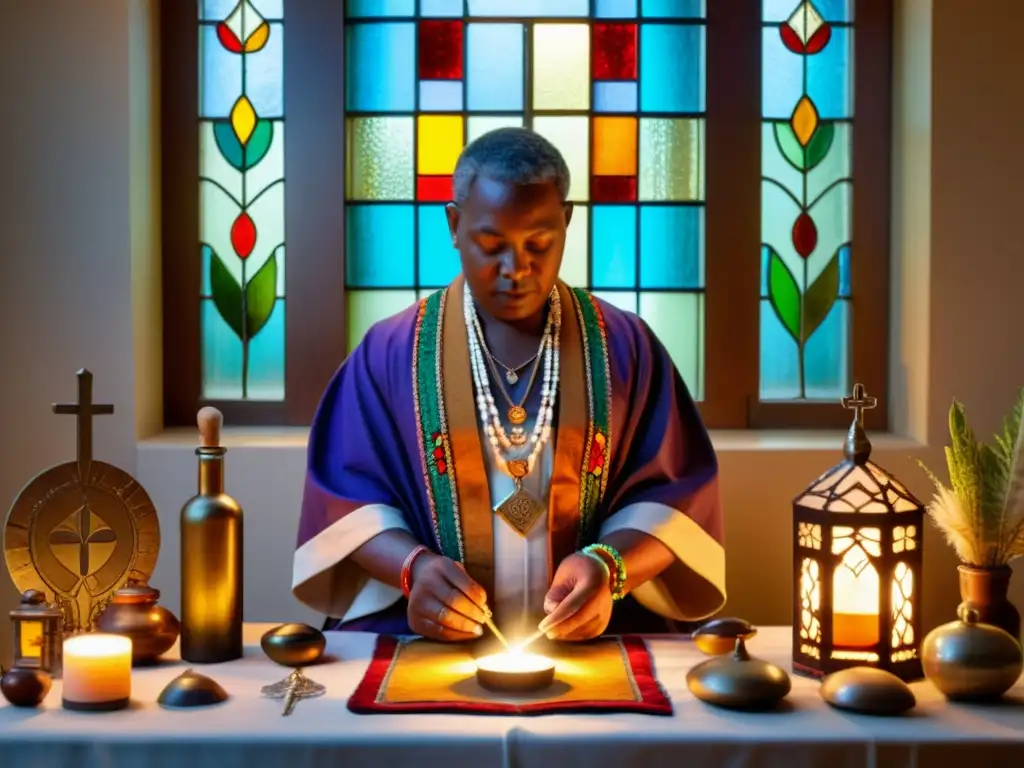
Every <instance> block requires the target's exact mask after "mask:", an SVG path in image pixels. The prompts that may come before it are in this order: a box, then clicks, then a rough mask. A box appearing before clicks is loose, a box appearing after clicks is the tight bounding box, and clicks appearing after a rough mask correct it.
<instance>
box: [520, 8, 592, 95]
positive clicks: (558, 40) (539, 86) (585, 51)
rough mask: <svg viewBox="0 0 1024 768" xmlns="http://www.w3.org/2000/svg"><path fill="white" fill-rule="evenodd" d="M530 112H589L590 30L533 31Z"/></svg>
mask: <svg viewBox="0 0 1024 768" xmlns="http://www.w3.org/2000/svg"><path fill="white" fill-rule="evenodd" d="M533 108H534V109H590V27H589V25H587V24H537V25H535V26H534V28H533Z"/></svg>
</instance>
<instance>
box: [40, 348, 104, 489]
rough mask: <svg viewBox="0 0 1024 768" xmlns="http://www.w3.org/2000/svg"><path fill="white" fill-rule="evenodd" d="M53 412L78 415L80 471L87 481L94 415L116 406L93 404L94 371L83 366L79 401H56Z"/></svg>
mask: <svg viewBox="0 0 1024 768" xmlns="http://www.w3.org/2000/svg"><path fill="white" fill-rule="evenodd" d="M53 412H54V413H56V414H58V415H61V416H67V415H71V416H77V417H78V472H79V475H80V476H81V478H82V482H85V480H86V478H88V476H89V468H90V467H91V466H92V417H93V416H109V415H110V414H112V413H113V412H114V406H112V405H94V404H93V402H92V373H90V372H89V371H88V370H87V369H86V368H83V369H82V370H80V371H79V372H78V402H77V403H70V404H69V403H54V404H53Z"/></svg>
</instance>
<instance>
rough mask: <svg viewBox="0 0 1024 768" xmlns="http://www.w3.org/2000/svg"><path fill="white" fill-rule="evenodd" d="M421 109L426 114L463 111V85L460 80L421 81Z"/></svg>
mask: <svg viewBox="0 0 1024 768" xmlns="http://www.w3.org/2000/svg"><path fill="white" fill-rule="evenodd" d="M420 109H422V110H423V111H424V112H459V111H461V110H462V83H461V82H459V81H458V80H421V81H420Z"/></svg>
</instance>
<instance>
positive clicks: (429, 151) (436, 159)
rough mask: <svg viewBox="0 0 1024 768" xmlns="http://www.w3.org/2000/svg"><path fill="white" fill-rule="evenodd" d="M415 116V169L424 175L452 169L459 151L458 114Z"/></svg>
mask: <svg viewBox="0 0 1024 768" xmlns="http://www.w3.org/2000/svg"><path fill="white" fill-rule="evenodd" d="M418 120H419V137H418V139H417V147H418V152H417V155H418V156H417V158H416V169H417V171H418V172H419V173H420V174H423V175H424V176H447V175H449V174H451V173H455V163H456V162H457V161H458V159H459V154H460V153H461V152H462V118H461V117H460V116H459V115H423V116H421V117H419V118H418Z"/></svg>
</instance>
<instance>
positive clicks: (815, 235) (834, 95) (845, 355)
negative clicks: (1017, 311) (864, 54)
mask: <svg viewBox="0 0 1024 768" xmlns="http://www.w3.org/2000/svg"><path fill="white" fill-rule="evenodd" d="M853 4H854V0H813V1H812V0H805V1H804V2H799V1H798V0H764V3H763V54H762V56H763V58H762V83H763V92H762V93H763V103H762V115H763V122H762V126H761V146H762V161H761V162H762V185H761V189H762V193H761V195H762V197H761V211H762V223H761V237H762V245H761V365H760V370H761V377H760V396H761V399H763V400H780V399H781V400H794V399H807V400H815V399H823V398H827V399H835V398H837V397H840V396H842V395H843V394H844V393H846V392H848V390H849V369H850V336H851V327H852V326H851V323H852V318H851V302H850V298H851V297H850V258H851V250H850V240H851V188H852V184H853V180H852V178H851V155H852V146H853V145H852V131H853V124H852V119H853V109H854V104H853V83H852V79H853V34H854V23H853V21H854V19H853Z"/></svg>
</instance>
